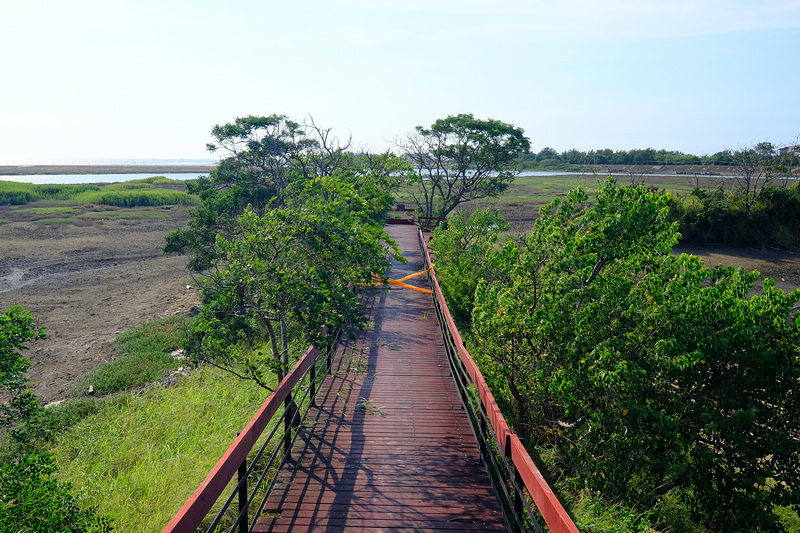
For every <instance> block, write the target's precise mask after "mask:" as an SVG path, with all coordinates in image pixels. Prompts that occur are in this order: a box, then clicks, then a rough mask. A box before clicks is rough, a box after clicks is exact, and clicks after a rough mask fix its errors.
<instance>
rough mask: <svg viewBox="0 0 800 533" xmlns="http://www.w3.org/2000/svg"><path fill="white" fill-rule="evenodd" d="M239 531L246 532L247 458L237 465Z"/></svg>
mask: <svg viewBox="0 0 800 533" xmlns="http://www.w3.org/2000/svg"><path fill="white" fill-rule="evenodd" d="M238 482H239V533H247V530H248V529H249V525H250V524H249V522H250V521H249V519H248V517H247V459H245V460H244V461H242V464H241V465H239V475H238Z"/></svg>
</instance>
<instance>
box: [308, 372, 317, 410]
mask: <svg viewBox="0 0 800 533" xmlns="http://www.w3.org/2000/svg"><path fill="white" fill-rule="evenodd" d="M310 376H311V384H310V389H311V392H310V394H311V402H310V403H309V405H310V406H311V407H316V406H317V363H316V362H314V364H313V365H311V369H310Z"/></svg>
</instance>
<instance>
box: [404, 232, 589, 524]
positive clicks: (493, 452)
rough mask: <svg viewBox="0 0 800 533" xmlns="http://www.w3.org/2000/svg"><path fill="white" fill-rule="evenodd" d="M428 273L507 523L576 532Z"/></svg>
mask: <svg viewBox="0 0 800 533" xmlns="http://www.w3.org/2000/svg"><path fill="white" fill-rule="evenodd" d="M419 239H420V246H421V248H422V250H423V252H424V253H423V256H424V258H425V267H426V268H429V267H430V266H431V254H430V251H429V250H428V247H427V245H426V243H425V240H424V237H423V234H422V232H420V233H419ZM429 279H430V284H431V290H432V291H433V293H434V298H433V301H434V306H435V308H436V314H437V319H438V321H439V324H440V325H441V329H442V338H443V341H444V345H445V349H446V351H447V357H448V361H449V363H450V370H451V372H452V375H453V377H454V379H455V382H456V385H457V387H458V389H459V394H460V396H461V403H462V405H463V407H464V409H465V411H466V412H467V414H468V416H469V418H470V423H471V425H472V432H473V434H474V435H475V438H476V440H477V442H478V445H479V449H480V454H481V459H482V461H483V463H484V465H485V466H486V470H487V471H488V472H489V475H490V477H491V479H492V483H493V484H494V487H495V490H496V491H497V494H498V497H499V499H500V502H501V504H502V506H503V510H504V512H505V515H506V522H507V526H508V527H509V529H510V530H511V531H513V532H514V533H520V532H522V531H536V532H538V533H541V532H542V526H541V525H540V521H542V520H541V519H542V518H543V517H544V523H545V524H546V526H547V527H548V529H549V530H550V531H556V532H559V533H560V532H565V533H566V532H571V533H577V531H578V529H577V528H576V527H575V525H574V523H573V522H572V519H571V518H569V516H568V515H567V513H566V511H564V509H563V507H562V506H561V504H560V503H559V502H558V500H557V499H556V498H555V496H554V495H553V494H552V491H551V490H550V488H549V487H548V486H547V484H546V482H545V481H544V479H543V478H542V477H541V474H540V473H539V471H538V469H537V468H536V466H535V465H534V464H533V461H532V460H531V459H530V456H529V455H528V453H527V452H526V451H525V449H524V447H523V446H522V445H521V440H520V439H519V437H517V436H516V435H515V434H514V433H513V432H512V431H511V430H510V428H509V427H508V424H507V423H506V421H505V419H504V418H503V415H502V413H500V410H499V407H498V406H497V403H496V401H495V400H494V397H493V396H492V394H491V392H490V391H489V389H488V385H487V384H486V382H485V380H484V378H483V376H482V375H481V373H480V371H479V370H478V368H477V365H475V362H474V361H473V360H472V358H471V357H470V355H469V353H468V352H467V350H466V348H465V347H464V344H463V341H462V340H461V335H460V334H459V332H458V330H457V329H456V327H455V324H454V322H453V319H452V316H451V315H450V311H449V309H448V308H447V303H446V302H445V300H444V295H443V294H442V291H441V287H440V286H439V282H438V280H437V279H436V273H435V269H432V270H431V271H430V275H429ZM528 495H531V499H532V500H533V501H534V502H535V504H536V507H537V509H536V510H534V509H533V508H532V507H531V505H530V503H529V498H528ZM537 500H538V501H537Z"/></svg>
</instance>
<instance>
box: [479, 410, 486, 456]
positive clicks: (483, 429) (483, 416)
mask: <svg viewBox="0 0 800 533" xmlns="http://www.w3.org/2000/svg"><path fill="white" fill-rule="evenodd" d="M486 430H487V428H486V406H485V405H483V402H481V443H480V447H481V458H482V459H483V461H484V462H485V463H487V464H488V461H487V459H486V433H487V431H486Z"/></svg>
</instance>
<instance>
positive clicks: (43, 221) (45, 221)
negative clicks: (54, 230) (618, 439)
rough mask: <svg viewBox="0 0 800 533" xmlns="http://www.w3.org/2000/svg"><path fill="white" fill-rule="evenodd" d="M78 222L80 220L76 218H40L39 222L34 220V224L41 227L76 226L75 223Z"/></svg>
mask: <svg viewBox="0 0 800 533" xmlns="http://www.w3.org/2000/svg"><path fill="white" fill-rule="evenodd" d="M77 220H78V219H76V218H74V217H69V218H57V217H53V218H40V219H39V220H34V221H33V223H34V224H39V225H41V226H57V225H60V224H74V223H75V222H77Z"/></svg>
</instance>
